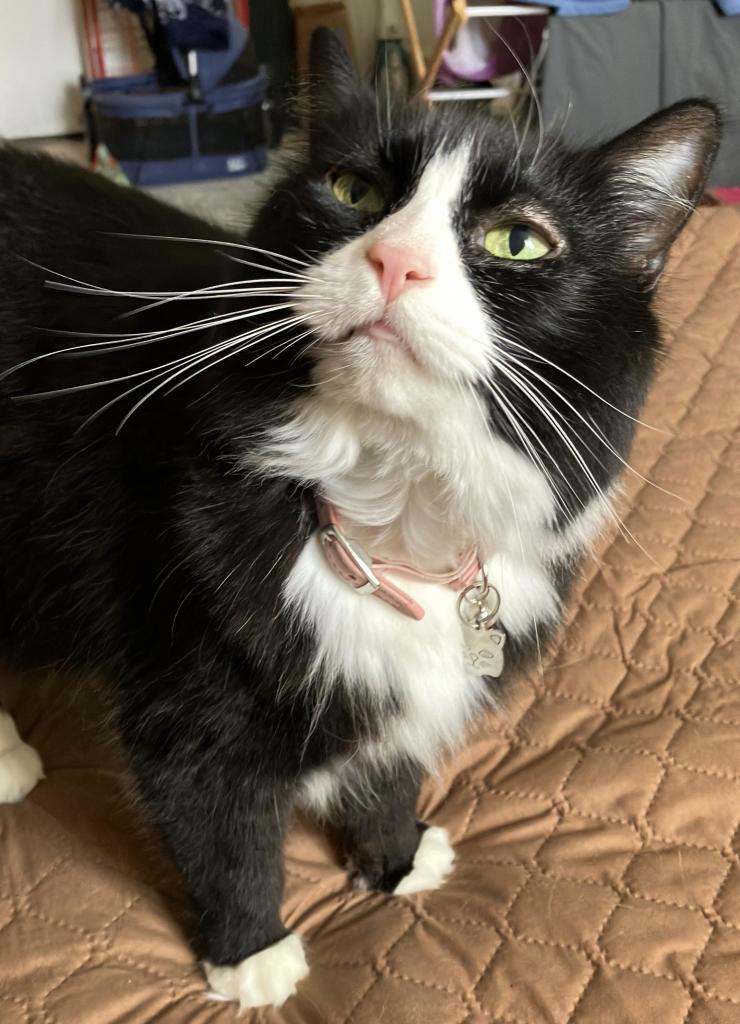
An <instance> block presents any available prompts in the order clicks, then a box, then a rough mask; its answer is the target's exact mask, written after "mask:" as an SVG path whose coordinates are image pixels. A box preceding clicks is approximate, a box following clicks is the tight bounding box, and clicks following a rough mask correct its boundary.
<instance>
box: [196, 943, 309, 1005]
mask: <svg viewBox="0 0 740 1024" xmlns="http://www.w3.org/2000/svg"><path fill="white" fill-rule="evenodd" d="M204 967H205V971H206V977H207V978H208V984H209V985H210V986H211V992H212V993H213V995H214V996H215V997H216V998H221V999H233V1000H234V1001H235V1002H238V1003H239V1008H240V1009H241V1010H246V1009H247V1008H248V1007H253V1006H282V1005H283V1003H284V1002H285V1000H286V999H287V998H288V996H292V995H293V993H294V992H295V988H296V985H297V984H298V982H299V981H300V980H301V978H305V977H306V975H307V974H308V964H307V963H306V956H305V954H304V952H303V943H302V942H301V938H300V935H296V934H294V933H293V932H291V934H290V935H286V936H285V938H284V939H280V941H279V942H275V943H274V944H273V945H272V946H268V947H267V949H261V950H260V951H259V953H253V954H252V956H248V957H247V959H246V960H242V962H241V963H240V964H237V965H236V966H235V967H214V966H213V965H212V964H209V963H205V964H204Z"/></svg>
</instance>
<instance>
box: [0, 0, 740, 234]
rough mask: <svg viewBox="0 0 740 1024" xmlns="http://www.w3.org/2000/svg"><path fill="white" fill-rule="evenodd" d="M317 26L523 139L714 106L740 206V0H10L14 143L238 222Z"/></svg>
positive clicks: (2, 102)
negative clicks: (663, 110)
mask: <svg viewBox="0 0 740 1024" xmlns="http://www.w3.org/2000/svg"><path fill="white" fill-rule="evenodd" d="M318 25H327V26H329V27H332V28H333V29H335V30H336V31H337V32H339V33H340V34H341V35H342V37H343V38H344V40H345V42H346V45H347V48H348V50H349V52H350V54H351V56H352V59H353V61H354V62H355V64H356V66H357V68H358V71H359V72H360V73H362V74H365V75H369V76H372V77H374V78H375V81H376V84H377V87H378V88H379V89H380V90H381V92H383V91H388V92H391V93H392V94H394V95H395V96H398V97H405V96H407V95H410V94H412V93H417V92H420V93H421V94H422V95H423V96H424V98H425V99H426V100H427V101H428V102H429V103H446V102H450V101H453V100H455V101H459V102H466V103H475V104H485V105H486V107H487V109H488V110H489V111H490V115H491V117H494V118H506V119H507V120H514V122H515V124H516V125H517V129H518V130H519V131H520V132H522V133H526V132H539V131H540V130H541V127H542V126H553V127H555V128H556V129H557V130H558V131H560V132H562V133H563V134H564V135H565V137H566V138H568V139H569V140H572V141H576V142H581V141H591V140H594V139H599V138H603V137H605V136H607V135H609V134H613V133H615V132H617V131H620V130H622V129H623V128H625V127H627V126H628V125H630V124H633V123H634V122H636V121H638V120H640V119H641V118H642V117H645V116H647V115H648V114H650V113H652V112H653V111H655V110H657V109H658V108H660V107H662V106H665V105H667V104H669V103H672V102H675V101H677V100H679V99H683V98H685V97H687V96H695V95H702V96H709V97H711V98H713V99H715V100H716V101H718V102H719V103H720V104H722V106H723V107H724V110H725V114H726V121H727V124H726V132H725V138H724V142H723V147H722V151H721V154H720V158H719V160H718V162H717V164H716V166H715V170H714V174H713V177H712V181H711V185H712V196H713V198H714V201H719V202H737V201H740V118H738V117H737V109H738V102H739V100H738V97H740V0H557V2H553V3H551V4H548V5H541V4H534V3H532V4H522V3H521V2H518V0H517V2H512V3H507V4H485V3H482V2H479V0H468V2H466V0H337V2H312V0H23V2H13V0H3V3H2V4H1V5H0V137H4V138H6V139H10V140H15V141H16V142H18V143H19V144H21V145H24V146H33V147H40V148H43V149H46V150H47V151H49V152H51V153H53V154H55V155H58V156H60V157H62V158H64V159H71V160H75V161H77V162H80V163H86V164H89V165H90V166H92V167H93V168H94V169H95V170H97V171H98V172H99V173H102V174H106V175H108V176H110V177H112V178H114V179H115V180H117V181H119V182H121V183H122V184H129V185H132V186H138V187H143V188H150V189H154V190H157V191H158V192H160V194H162V195H163V197H165V198H168V199H169V200H171V201H172V202H175V203H177V204H179V205H184V206H185V207H187V208H189V209H192V210H194V211H195V212H197V213H200V214H201V215H205V216H208V217H210V218H211V219H214V220H224V221H233V220H234V218H236V217H238V215H239V211H240V210H242V211H243V210H244V209H245V208H246V207H245V201H246V205H247V206H248V205H249V203H248V201H249V199H250V197H252V195H253V193H254V190H255V189H256V188H257V187H258V186H259V185H260V183H263V182H264V180H265V175H266V173H267V172H268V171H269V167H270V165H271V163H274V160H273V157H274V155H275V154H276V153H278V152H279V150H280V148H281V146H283V145H284V144H285V142H286V137H287V139H288V140H289V137H290V133H291V132H293V131H294V130H295V128H296V124H295V120H294V117H295V115H294V113H293V109H294V105H293V99H294V97H295V95H296V93H297V92H298V91H299V90H300V82H301V75H302V74H303V73H304V72H305V70H306V62H307V55H308V46H309V40H310V36H311V32H312V31H313V29H314V28H316V27H317V26H318Z"/></svg>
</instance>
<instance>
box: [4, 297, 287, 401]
mask: <svg viewBox="0 0 740 1024" xmlns="http://www.w3.org/2000/svg"><path fill="white" fill-rule="evenodd" d="M304 319H306V318H305V317H300V318H297V317H296V318H290V319H287V320H282V321H279V322H278V324H277V325H276V324H275V323H274V322H273V323H271V324H265V325H264V326H262V327H257V328H253V329H252V330H251V331H248V332H246V333H244V334H239V335H236V336H235V337H233V338H227V339H225V340H222V341H219V342H217V343H215V344H213V345H209V346H207V347H206V348H205V349H201V350H200V351H198V352H196V353H192V352H191V353H188V354H187V355H184V356H179V357H178V358H177V359H172V360H170V361H169V362H166V363H160V364H159V365H158V366H154V367H147V369H145V370H138V371H135V372H134V373H127V374H123V375H121V376H120V377H109V378H107V379H106V380H101V381H94V382H91V383H88V384H75V385H73V386H71V387H68V388H56V389H53V390H50V391H38V392H33V393H30V394H26V395H17V396H14V399H13V400H14V401H16V402H24V401H31V400H35V399H41V398H56V397H59V396H61V395H68V394H76V393H78V392H81V391H90V390H91V389H93V388H98V387H106V386H107V385H109V384H120V383H122V382H123V381H127V380H135V379H136V378H138V377H147V378H149V379H152V380H154V379H156V376H157V375H159V373H160V372H167V370H169V369H170V368H171V367H173V366H182V365H183V364H190V363H191V362H192V361H193V360H194V359H195V358H196V357H198V356H204V357H207V356H210V355H214V354H217V353H219V352H221V351H223V350H224V349H225V348H228V347H231V346H233V345H236V344H239V343H240V342H242V341H244V340H245V339H247V338H249V339H254V344H256V343H257V342H258V341H260V340H261V335H264V334H267V333H268V332H270V331H271V330H272V329H273V328H275V327H277V328H279V329H282V328H283V327H284V326H286V325H291V324H293V323H294V322H295V321H303V320H304ZM143 383H144V384H145V383H146V381H144V382H143Z"/></svg>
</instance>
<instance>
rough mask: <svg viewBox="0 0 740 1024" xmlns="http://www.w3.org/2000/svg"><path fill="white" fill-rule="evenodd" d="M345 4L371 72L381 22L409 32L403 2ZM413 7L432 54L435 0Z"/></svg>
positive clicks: (298, 1)
mask: <svg viewBox="0 0 740 1024" xmlns="http://www.w3.org/2000/svg"><path fill="white" fill-rule="evenodd" d="M1 2H2V0H0V3H1ZM312 3H321V0H291V4H292V6H293V7H307V6H310V5H311V4H312ZM344 6H345V8H346V9H347V14H348V16H349V23H350V31H351V32H352V42H353V44H354V48H355V56H356V58H357V63H358V64H359V66H360V68H361V69H362V70H363V71H369V70H370V69H371V68H372V65H373V59H374V57H375V47H376V44H377V41H378V34H379V30H380V27H381V21H390V22H391V23H393V24H395V25H396V26H398V28H399V29H400V30H401V34H402V36H403V37H405V35H406V27H405V22H404V20H403V14H402V12H401V5H400V3H399V2H398V0H344ZM412 6H413V8H414V12H415V14H416V23H417V25H418V28H419V36H420V39H421V45H422V49H423V50H424V52H425V53H426V54H429V53H431V51H432V49H433V48H434V32H433V28H432V0H413V2H412Z"/></svg>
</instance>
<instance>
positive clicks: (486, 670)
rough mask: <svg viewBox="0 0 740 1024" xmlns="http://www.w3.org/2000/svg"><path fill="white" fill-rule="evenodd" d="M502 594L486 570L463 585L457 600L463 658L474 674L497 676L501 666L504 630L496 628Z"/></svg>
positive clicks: (502, 661) (500, 671) (502, 666)
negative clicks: (462, 629) (476, 580)
mask: <svg viewBox="0 0 740 1024" xmlns="http://www.w3.org/2000/svg"><path fill="white" fill-rule="evenodd" d="M500 607H501V598H500V596H499V593H498V591H497V590H496V588H495V587H492V586H491V585H490V584H489V582H488V579H487V578H486V576H485V574H484V576H483V581H482V583H480V584H474V585H473V586H472V587H466V588H465V590H463V591H462V593H461V594H460V597H459V598H458V601H457V614H458V615H459V616H460V621H461V622H462V624H463V626H464V627H465V661H466V664H467V665H468V668H470V669H471V670H472V671H473V672H475V673H476V675H480V676H492V677H493V678H494V679H497V678H498V677H499V676H500V675H501V673H502V672H503V670H504V644H505V642H506V634H505V633H504V632H503V631H502V630H500V629H497V628H496V619H497V618H498V613H499V609H500Z"/></svg>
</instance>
